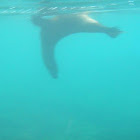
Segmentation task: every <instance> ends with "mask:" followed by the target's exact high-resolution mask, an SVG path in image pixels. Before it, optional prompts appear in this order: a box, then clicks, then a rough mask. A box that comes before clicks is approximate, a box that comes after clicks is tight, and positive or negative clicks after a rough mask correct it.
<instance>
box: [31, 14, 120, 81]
mask: <svg viewBox="0 0 140 140" xmlns="http://www.w3.org/2000/svg"><path fill="white" fill-rule="evenodd" d="M32 22H33V23H34V24H35V25H37V26H39V27H40V28H41V44H42V55H43V59H44V63H45V65H46V67H47V69H48V71H49V73H50V74H51V76H52V77H53V78H57V77H58V67H57V63H56V60H55V55H54V50H55V46H56V44H57V42H58V41H59V40H61V39H62V38H64V37H66V36H68V35H71V34H74V33H105V34H107V35H109V36H110V37H112V38H115V37H117V36H118V35H119V34H120V33H121V31H120V30H119V29H118V28H115V27H106V26H103V25H102V24H100V23H99V22H98V21H96V20H94V19H92V18H91V17H89V16H88V15H86V14H68V15H59V16H55V17H52V18H49V19H45V18H43V17H41V16H37V15H35V16H33V17H32Z"/></svg>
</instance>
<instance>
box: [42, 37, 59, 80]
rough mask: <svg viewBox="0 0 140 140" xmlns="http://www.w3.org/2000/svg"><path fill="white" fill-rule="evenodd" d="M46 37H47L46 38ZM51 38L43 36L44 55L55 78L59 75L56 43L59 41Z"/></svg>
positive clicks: (47, 65)
mask: <svg viewBox="0 0 140 140" xmlns="http://www.w3.org/2000/svg"><path fill="white" fill-rule="evenodd" d="M44 37H45V38H44ZM51 41H52V40H49V39H47V38H46V36H43V37H42V38H41V42H42V56H43V60H44V63H45V65H46V67H47V69H48V71H49V73H50V74H51V76H52V77H53V78H57V77H58V67H57V64H56V60H55V52H54V51H55V45H56V43H57V41H55V40H53V41H52V42H51Z"/></svg>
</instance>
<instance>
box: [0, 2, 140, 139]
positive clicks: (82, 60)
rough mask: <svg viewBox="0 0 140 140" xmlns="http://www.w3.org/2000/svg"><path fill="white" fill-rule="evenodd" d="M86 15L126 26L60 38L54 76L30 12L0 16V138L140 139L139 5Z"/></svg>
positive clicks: (111, 23) (105, 22)
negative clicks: (109, 31) (116, 30)
mask: <svg viewBox="0 0 140 140" xmlns="http://www.w3.org/2000/svg"><path fill="white" fill-rule="evenodd" d="M58 2H59V1H58ZM66 4H67V3H66ZM100 4H102V3H100ZM12 6H13V5H12ZM127 8H128V7H127ZM125 9H126V8H125ZM128 9H129V8H128ZM133 9H134V7H133ZM106 10H107V9H106ZM85 11H86V10H85ZM78 12H79V11H78ZM90 16H91V17H92V18H95V19H96V20H98V21H99V22H100V23H102V24H104V25H106V26H109V27H112V26H118V27H120V29H121V30H123V31H124V33H122V34H121V35H119V36H118V37H117V38H115V39H112V38H110V37H108V36H107V35H104V34H100V33H96V34H94V33H93V34H91V33H90V34H89V33H78V34H72V35H70V36H67V37H66V38H63V39H62V40H60V41H59V42H58V44H57V46H56V51H55V55H56V60H57V63H58V68H59V78H57V79H53V78H52V77H51V75H50V74H49V72H48V70H47V69H46V67H45V65H44V63H43V60H42V55H41V47H40V46H41V42H40V29H39V28H38V27H36V26H35V25H33V24H32V22H31V21H30V14H29V15H23V14H22V15H20V14H19V15H18V16H13V15H12V14H11V16H10V15H8V16H7V15H3V14H1V15H0V21H1V22H0V64H1V68H0V140H139V139H140V111H139V107H140V86H139V83H140V73H139V72H140V48H139V44H140V43H139V30H140V27H139V25H140V20H139V19H140V15H139V11H138V10H131V8H130V9H129V10H127V11H119V10H118V11H117V12H101V13H98V12H95V13H94V12H93V13H91V14H90ZM64 28H65V27H64Z"/></svg>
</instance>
